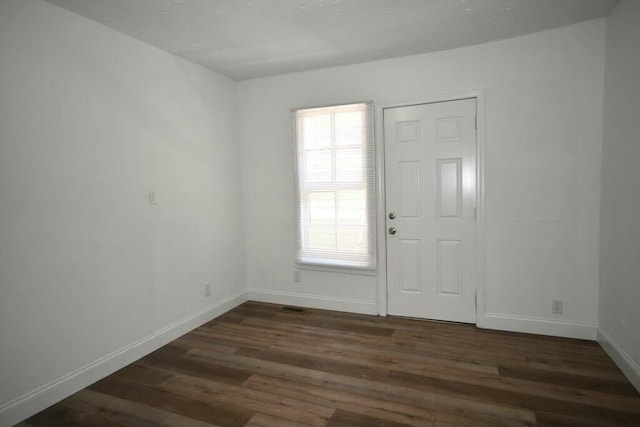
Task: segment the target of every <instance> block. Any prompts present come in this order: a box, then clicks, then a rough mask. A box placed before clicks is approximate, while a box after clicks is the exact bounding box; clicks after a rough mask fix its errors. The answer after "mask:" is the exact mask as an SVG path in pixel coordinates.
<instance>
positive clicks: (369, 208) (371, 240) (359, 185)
mask: <svg viewBox="0 0 640 427" xmlns="http://www.w3.org/2000/svg"><path fill="white" fill-rule="evenodd" d="M357 109H361V110H362V111H363V112H364V116H365V126H364V131H363V138H362V152H363V178H362V180H361V181H359V182H347V181H343V182H340V181H336V180H335V179H336V177H335V168H334V169H333V174H332V181H331V182H321V183H309V182H306V180H305V179H304V173H305V170H306V167H305V166H304V165H305V162H306V160H305V148H304V135H303V126H302V120H300V119H301V118H303V117H305V116H313V115H321V114H330V115H331V117H332V125H331V128H332V136H331V138H332V142H331V148H330V150H331V153H332V162H334V163H335V159H336V155H335V150H336V146H335V127H334V126H335V123H334V121H333V118H334V114H336V113H340V112H345V111H354V110H357ZM291 112H292V124H293V132H292V133H293V145H294V150H293V151H294V209H295V227H296V233H295V236H296V260H295V263H296V267H297V268H302V269H313V270H324V271H337V272H345V273H355V274H369V275H372V274H375V272H376V263H377V240H376V239H377V236H376V234H377V230H376V210H377V205H376V185H375V183H376V175H375V173H376V170H375V165H376V163H375V143H374V123H373V117H374V111H373V103H372V102H370V101H367V102H357V103H349V104H338V105H331V106H326V107H313V108H299V109H292V110H291ZM341 190H342V191H344V190H361V191H364V192H365V199H366V208H365V210H366V219H365V223H364V225H363V226H364V227H365V233H364V234H365V235H366V239H367V240H366V244H365V247H366V250H365V251H362V252H357V253H354V252H344V251H343V252H340V251H338V250H337V249H336V250H335V251H317V250H313V249H309V248H308V247H306V246H305V245H306V237H305V236H307V232H308V229H307V228H306V227H307V226H309V224H310V223H309V219H308V216H309V215H308V212H309V209H310V207H309V197H308V194H309V192H311V191H328V192H334V194H336V195H337V194H338V192H339V191H341ZM336 222H337V219H336ZM339 227H340V225H338V224H336V230H337V229H338V228H339ZM336 236H337V231H336ZM336 238H337V237H336Z"/></svg>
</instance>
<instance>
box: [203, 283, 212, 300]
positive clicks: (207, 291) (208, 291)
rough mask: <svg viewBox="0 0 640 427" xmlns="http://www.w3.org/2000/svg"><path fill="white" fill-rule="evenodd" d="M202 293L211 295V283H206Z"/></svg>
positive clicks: (207, 295) (206, 295)
mask: <svg viewBox="0 0 640 427" xmlns="http://www.w3.org/2000/svg"><path fill="white" fill-rule="evenodd" d="M202 294H203V295H204V296H205V297H210V296H211V283H205V284H204V287H203V289H202Z"/></svg>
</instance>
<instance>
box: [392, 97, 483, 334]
mask: <svg viewBox="0 0 640 427" xmlns="http://www.w3.org/2000/svg"><path fill="white" fill-rule="evenodd" d="M384 133H385V135H384V144H385V185H386V209H387V212H386V213H387V215H386V218H385V220H386V225H387V227H386V229H387V230H389V229H390V228H391V227H393V228H395V233H394V234H390V233H389V232H388V231H387V234H386V239H387V299H388V312H389V314H392V315H400V316H409V317H420V318H428V319H440V320H450V321H457V322H467V323H475V322H476V306H475V292H476V245H477V243H476V241H477V230H476V218H475V216H476V215H475V209H476V99H475V98H470V99H463V100H457V101H448V102H437V103H431V104H421V105H412V106H405V107H396V108H386V109H384ZM390 214H392V215H390ZM391 217H394V218H393V219H391Z"/></svg>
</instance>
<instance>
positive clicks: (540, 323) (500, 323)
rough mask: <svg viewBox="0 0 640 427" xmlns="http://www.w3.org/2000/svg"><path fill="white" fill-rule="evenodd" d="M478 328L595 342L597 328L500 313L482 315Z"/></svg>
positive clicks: (578, 323) (590, 325) (584, 324)
mask: <svg viewBox="0 0 640 427" xmlns="http://www.w3.org/2000/svg"><path fill="white" fill-rule="evenodd" d="M478 327H480V328H485V329H497V330H500V331H510V332H524V333H529V334H539V335H551V336H555V337H564V338H579V339H585V340H592V341H595V339H596V335H597V326H596V325H595V324H594V323H587V322H571V321H562V320H555V319H543V318H537V317H527V316H517V315H513V314H501V313H484V315H483V316H480V317H479V318H478Z"/></svg>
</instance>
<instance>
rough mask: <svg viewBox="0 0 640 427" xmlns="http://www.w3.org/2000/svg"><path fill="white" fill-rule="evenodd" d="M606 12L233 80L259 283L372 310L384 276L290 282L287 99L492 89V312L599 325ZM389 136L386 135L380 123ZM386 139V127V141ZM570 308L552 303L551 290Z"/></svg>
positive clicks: (526, 323)
mask: <svg viewBox="0 0 640 427" xmlns="http://www.w3.org/2000/svg"><path fill="white" fill-rule="evenodd" d="M604 30H605V24H604V21H603V20H596V21H589V22H584V23H580V24H577V25H572V26H570V27H565V28H561V29H556V30H551V31H546V32H543V33H538V34H534V35H530V36H524V37H519V38H514V39H509V40H505V41H500V42H494V43H489V44H484V45H478V46H473V47H469V48H462V49H456V50H450V51H444V52H439V53H433V54H425V55H417V56H412V57H404V58H399V59H393V60H387V61H380V62H373V63H368V64H359V65H354V66H347V67H338V68H328V69H323V70H316V71H310V72H302V73H295V74H289V75H282V76H276V77H270V78H262V79H255V80H248V81H243V82H240V83H239V84H238V94H239V114H240V117H241V121H242V126H241V139H242V144H243V147H242V150H243V161H244V188H245V196H244V198H245V200H244V202H245V206H246V210H245V216H246V231H247V233H246V236H247V251H248V252H247V260H248V261H247V262H248V267H247V274H248V283H249V288H250V297H251V298H256V299H263V300H270V301H280V302H289V303H302V304H305V305H312V306H319V307H328V308H340V309H349V310H353V311H363V312H374V313H375V312H377V309H376V295H377V292H376V286H377V285H376V282H377V278H376V277H367V276H356V275H346V274H335V273H324V272H308V271H303V272H302V281H301V282H300V283H294V282H293V269H294V263H293V259H294V235H293V232H294V223H293V208H292V203H293V202H292V198H293V189H292V173H291V162H292V151H291V147H290V139H291V135H290V132H291V130H290V118H289V109H290V108H292V107H304V106H314V105H324V104H331V103H340V102H350V101H357V100H368V99H372V100H374V102H375V103H376V106H377V107H378V108H380V106H381V105H385V104H395V103H402V102H415V101H420V100H424V99H428V98H429V97H430V96H432V95H437V94H441V93H447V92H457V91H466V90H475V89H480V88H484V89H485V90H486V92H485V93H486V123H485V125H486V134H485V137H486V163H485V169H486V175H485V176H486V187H485V188H486V205H485V207H486V275H485V282H486V292H485V294H484V300H485V310H486V313H487V314H486V316H485V317H483V318H482V319H481V321H482V322H483V324H484V325H485V326H490V327H494V328H506V329H512V330H522V331H531V332H541V333H549V334H557V335H565V336H577V337H586V338H592V339H593V338H595V330H596V324H597V321H598V308H597V307H598V222H599V209H598V206H599V191H600V158H601V141H602V140H601V131H602V127H601V126H602V102H603V81H604ZM378 138H380V135H378ZM379 142H380V141H379ZM552 299H562V300H564V314H562V315H552V314H551V300H552Z"/></svg>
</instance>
